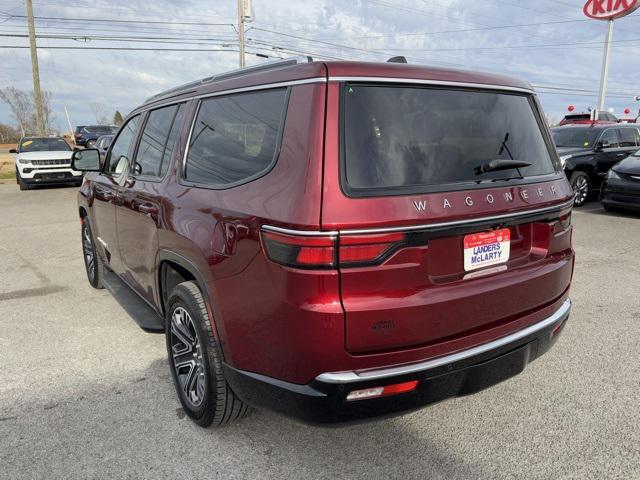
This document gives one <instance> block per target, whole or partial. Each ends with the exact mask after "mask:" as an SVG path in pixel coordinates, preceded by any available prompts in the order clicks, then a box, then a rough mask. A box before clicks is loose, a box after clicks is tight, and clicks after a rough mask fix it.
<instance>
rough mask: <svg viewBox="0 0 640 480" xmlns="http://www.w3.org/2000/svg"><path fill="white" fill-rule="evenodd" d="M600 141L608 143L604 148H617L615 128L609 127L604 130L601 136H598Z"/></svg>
mask: <svg viewBox="0 0 640 480" xmlns="http://www.w3.org/2000/svg"><path fill="white" fill-rule="evenodd" d="M600 141H601V142H602V143H603V144H608V145H607V147H606V148H617V147H618V146H619V142H618V132H617V129H614V128H610V129H608V130H605V131H604V133H603V134H602V137H600Z"/></svg>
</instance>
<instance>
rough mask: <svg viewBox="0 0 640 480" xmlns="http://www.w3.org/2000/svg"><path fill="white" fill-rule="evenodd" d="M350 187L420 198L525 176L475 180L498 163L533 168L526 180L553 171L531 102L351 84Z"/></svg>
mask: <svg viewBox="0 0 640 480" xmlns="http://www.w3.org/2000/svg"><path fill="white" fill-rule="evenodd" d="M343 105H344V135H343V143H344V145H343V147H344V158H343V164H342V168H343V176H344V179H345V180H346V187H347V188H350V189H352V190H357V189H398V188H406V189H408V190H411V191H421V190H423V189H424V188H425V187H428V186H436V185H442V184H451V183H459V182H474V181H478V180H485V179H493V178H512V177H514V176H519V174H518V171H516V170H502V171H493V172H489V173H483V174H480V175H476V173H475V169H476V167H479V166H481V165H484V164H486V163H488V162H490V161H491V160H494V159H511V158H513V159H515V160H522V161H526V162H529V163H531V166H528V167H523V168H520V173H521V174H522V175H524V176H531V175H542V174H549V173H553V172H554V166H553V163H552V160H551V157H550V154H549V150H548V148H547V145H546V143H545V141H544V137H543V135H542V132H541V130H540V126H539V124H538V122H537V120H536V116H535V114H534V111H533V108H532V105H531V103H530V100H529V98H528V97H527V96H525V95H512V94H503V93H498V92H489V91H483V92H479V91H470V90H448V89H440V88H438V89H436V88H421V87H395V86H366V85H353V84H351V85H346V86H345V91H344V102H343Z"/></svg>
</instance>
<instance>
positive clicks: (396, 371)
mask: <svg viewBox="0 0 640 480" xmlns="http://www.w3.org/2000/svg"><path fill="white" fill-rule="evenodd" d="M570 311H571V300H569V299H567V300H565V302H564V303H563V304H562V306H560V308H558V310H556V311H555V312H554V313H553V314H552V315H551V316H549V317H547V318H545V319H544V320H542V321H540V322H538V323H535V324H533V325H530V326H528V327H526V328H523V329H522V330H518V331H517V332H514V333H512V334H510V335H507V336H506V337H502V338H498V339H497V340H493V341H491V342H488V343H484V344H482V345H478V346H477V347H473V348H470V349H468V350H462V351H461V352H457V353H453V354H451V355H446V356H444V357H438V358H434V359H432V360H427V361H424V362H420V363H412V364H409V365H401V366H398V367H390V368H382V369H379V370H364V371H361V372H354V371H349V372H333V373H322V374H320V375H318V376H317V377H316V380H317V381H319V382H324V383H353V382H361V381H365V380H378V379H382V378H387V377H393V376H396V375H404V374H407V373H416V372H421V371H423V370H429V369H432V368H436V367H441V366H443V365H447V364H449V363H455V362H459V361H460V360H465V359H467V358H470V357H474V356H476V355H480V354H483V353H486V352H489V351H491V350H494V349H497V348H500V347H503V346H504V345H508V344H509V343H512V342H517V341H518V340H520V339H522V338H525V337H527V336H529V335H531V334H533V333H536V332H538V331H540V330H542V329H544V328H546V327H548V326H550V325H553V324H554V323H556V322H558V321H560V320H561V319H562V318H564V317H566V316H567V315H569V312H570Z"/></svg>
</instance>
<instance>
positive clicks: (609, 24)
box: [598, 19, 613, 111]
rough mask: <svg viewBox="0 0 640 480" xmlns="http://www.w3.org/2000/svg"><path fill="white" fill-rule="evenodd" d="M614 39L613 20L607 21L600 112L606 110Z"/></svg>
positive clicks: (599, 102) (601, 76) (599, 99)
mask: <svg viewBox="0 0 640 480" xmlns="http://www.w3.org/2000/svg"><path fill="white" fill-rule="evenodd" d="M612 38H613V19H610V20H607V38H606V39H605V41H604V57H603V59H602V73H601V74H600V92H599V93H598V110H599V111H602V110H604V101H605V97H606V95H607V76H608V74H609V56H610V54H611V39H612Z"/></svg>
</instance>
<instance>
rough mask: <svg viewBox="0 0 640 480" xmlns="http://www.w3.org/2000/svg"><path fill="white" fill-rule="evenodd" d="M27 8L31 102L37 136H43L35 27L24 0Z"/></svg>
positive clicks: (27, 0) (30, 11) (27, 2)
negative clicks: (34, 114)
mask: <svg viewBox="0 0 640 480" xmlns="http://www.w3.org/2000/svg"><path fill="white" fill-rule="evenodd" d="M24 3H25V4H26V6H27V24H28V25H29V48H30V50H31V73H32V74H33V101H34V103H35V104H36V126H37V128H38V135H44V133H45V132H44V112H43V109H42V93H41V92H40V70H39V68H38V50H37V48H36V27H35V25H34V22H33V5H32V3H31V0H25V1H24Z"/></svg>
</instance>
